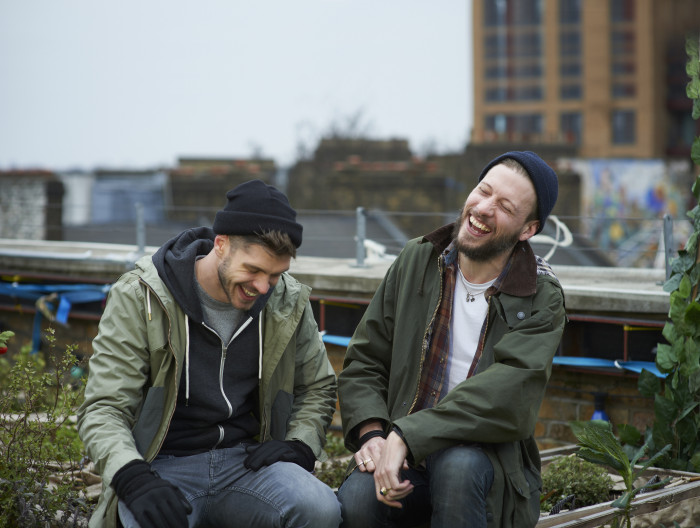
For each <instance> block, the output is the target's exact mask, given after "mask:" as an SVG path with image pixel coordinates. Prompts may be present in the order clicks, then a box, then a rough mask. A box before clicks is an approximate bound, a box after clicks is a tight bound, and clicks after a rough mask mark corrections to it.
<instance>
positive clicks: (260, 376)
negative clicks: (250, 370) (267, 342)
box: [258, 314, 263, 380]
mask: <svg viewBox="0 0 700 528" xmlns="http://www.w3.org/2000/svg"><path fill="white" fill-rule="evenodd" d="M262 354H263V344H262V314H259V315H258V380H261V379H262Z"/></svg>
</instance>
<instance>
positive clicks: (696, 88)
mask: <svg viewBox="0 0 700 528" xmlns="http://www.w3.org/2000/svg"><path fill="white" fill-rule="evenodd" d="M699 51H700V50H699V44H698V35H694V36H688V37H687V39H686V52H687V54H688V63H687V65H686V72H687V74H688V76H689V77H690V82H689V83H688V86H687V90H686V92H687V95H688V97H689V98H690V99H691V100H692V101H693V119H699V118H700V54H699ZM691 157H692V160H693V162H694V163H695V164H696V165H700V137H696V138H695V140H694V142H693V146H692V150H691ZM692 192H693V196H694V197H695V199H696V201H697V202H700V175H699V176H697V177H696V179H695V183H694V184H693V187H692ZM687 214H688V217H689V218H690V219H691V221H692V224H693V233H692V234H691V236H690V237H689V239H688V241H687V243H686V245H685V249H683V250H681V251H679V254H678V257H677V258H675V259H673V261H672V262H671V276H670V277H669V279H668V281H667V282H666V284H665V285H664V290H665V291H668V292H669V293H670V299H669V300H670V308H669V313H668V317H669V319H668V321H667V322H666V325H665V326H664V329H663V336H664V338H665V339H666V341H668V343H661V344H659V345H658V347H657V354H656V365H657V367H658V368H659V370H660V371H661V372H664V373H666V374H667V376H666V381H665V383H664V384H663V386H662V383H661V382H660V381H659V380H658V378H656V377H655V376H654V375H653V374H651V373H650V372H648V371H646V370H644V371H643V372H642V373H641V375H640V377H639V390H640V392H641V393H642V395H644V396H647V397H653V398H654V424H653V426H652V428H651V431H650V434H647V435H646V436H647V443H648V445H649V448H650V451H651V452H652V453H660V448H661V447H662V446H665V445H667V444H670V445H671V449H670V451H668V454H667V455H664V456H662V457H661V458H660V459H659V466H661V467H667V468H671V469H677V470H684V471H695V472H700V295H699V286H700V252H699V251H698V237H699V236H700V205H696V206H695V207H694V208H693V209H692V210H691V211H689V212H688V213H687Z"/></svg>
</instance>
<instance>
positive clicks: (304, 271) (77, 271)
mask: <svg viewBox="0 0 700 528" xmlns="http://www.w3.org/2000/svg"><path fill="white" fill-rule="evenodd" d="M157 249H158V248H156V247H152V246H147V247H146V248H144V251H143V254H147V255H150V254H153V252H155V251H156V250H157ZM139 256H140V254H139V251H138V248H137V247H136V246H132V245H119V244H96V243H86V242H83V243H78V242H47V241H35V240H12V239H0V274H2V275H3V276H5V277H8V276H10V277H11V276H13V275H17V276H29V275H32V276H38V277H49V278H52V279H55V280H70V281H84V282H89V281H92V282H94V281H103V282H113V281H115V280H116V279H117V278H118V277H119V275H121V274H122V273H124V272H125V271H128V270H130V269H132V268H133V265H134V263H135V262H136V260H137V259H138V257H139ZM390 265H391V262H390V261H388V260H375V261H371V260H368V261H367V262H366V265H365V266H364V267H357V266H356V262H355V260H354V259H333V258H322V257H299V258H298V259H296V260H294V261H293V262H292V265H291V269H290V271H291V273H292V274H293V275H294V276H295V277H296V278H297V279H299V280H300V281H301V282H303V283H305V284H308V285H309V286H311V288H313V290H314V294H315V295H318V296H337V297H349V298H361V299H368V298H371V297H372V295H373V294H374V292H375V290H376V289H377V287H378V286H379V283H380V282H381V280H382V278H383V277H384V274H385V273H386V271H387V270H388V269H389V266H390ZM553 268H554V272H555V273H556V274H557V276H558V277H559V280H560V281H561V283H562V286H563V287H564V292H565V295H566V307H567V310H569V312H579V313H596V314H600V313H605V314H624V315H625V316H626V317H634V316H639V317H647V318H648V317H652V318H655V319H664V318H665V317H666V316H667V314H668V309H669V294H668V293H666V292H665V291H663V282H664V279H665V272H664V270H658V269H638V268H605V267H580V266H553ZM6 280H7V279H6Z"/></svg>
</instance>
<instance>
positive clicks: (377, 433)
mask: <svg viewBox="0 0 700 528" xmlns="http://www.w3.org/2000/svg"><path fill="white" fill-rule="evenodd" d="M377 436H381V437H382V438H386V433H385V432H384V431H382V430H381V429H372V430H371V431H367V432H366V433H365V434H363V435H362V436H361V437H360V439H359V440H358V444H359V445H360V447H362V446H363V445H364V444H365V442H367V440H369V439H370V438H375V437H377Z"/></svg>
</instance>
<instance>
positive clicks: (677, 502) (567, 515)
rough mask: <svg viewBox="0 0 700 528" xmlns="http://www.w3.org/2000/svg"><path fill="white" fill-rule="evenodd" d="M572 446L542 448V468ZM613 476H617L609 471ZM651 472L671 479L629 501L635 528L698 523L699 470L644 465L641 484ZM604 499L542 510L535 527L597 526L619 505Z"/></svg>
mask: <svg viewBox="0 0 700 528" xmlns="http://www.w3.org/2000/svg"><path fill="white" fill-rule="evenodd" d="M576 449H577V447H576V446H570V447H566V448H561V449H552V450H547V451H542V452H541V455H542V467H543V469H544V468H545V467H546V466H547V465H548V464H549V463H550V462H551V461H552V460H554V459H555V458H557V457H559V456H565V455H569V454H572V453H575V452H576ZM610 476H611V477H612V478H613V480H619V477H618V476H617V475H616V474H614V473H610ZM654 476H658V477H659V478H660V479H662V480H663V479H665V478H667V477H670V478H671V481H670V482H669V483H668V484H666V485H665V486H664V487H663V488H660V489H657V490H653V491H648V492H646V493H641V494H639V495H638V496H637V497H636V499H635V500H634V501H633V502H632V511H631V518H632V522H633V526H634V527H635V528H646V527H659V526H662V525H663V526H665V527H666V528H672V527H673V526H674V522H677V523H678V525H679V526H682V527H694V526H700V474H698V473H688V472H685V471H673V470H669V469H662V468H654V467H651V468H648V469H647V470H646V471H644V472H643V473H642V474H641V479H640V480H641V482H639V484H640V485H641V484H643V483H644V482H646V481H648V480H649V479H651V478H652V477H654ZM612 502H613V501H608V502H604V503H600V504H594V505H592V506H585V507H582V508H577V509H574V510H564V511H562V512H560V513H558V514H554V515H550V514H548V513H542V515H541V517H540V520H539V522H538V523H537V527H538V528H598V527H600V526H603V525H604V524H605V523H608V522H611V521H612V520H613V519H614V518H615V516H616V515H617V513H618V512H619V511H620V510H619V509H617V508H615V507H613V506H612Z"/></svg>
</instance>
